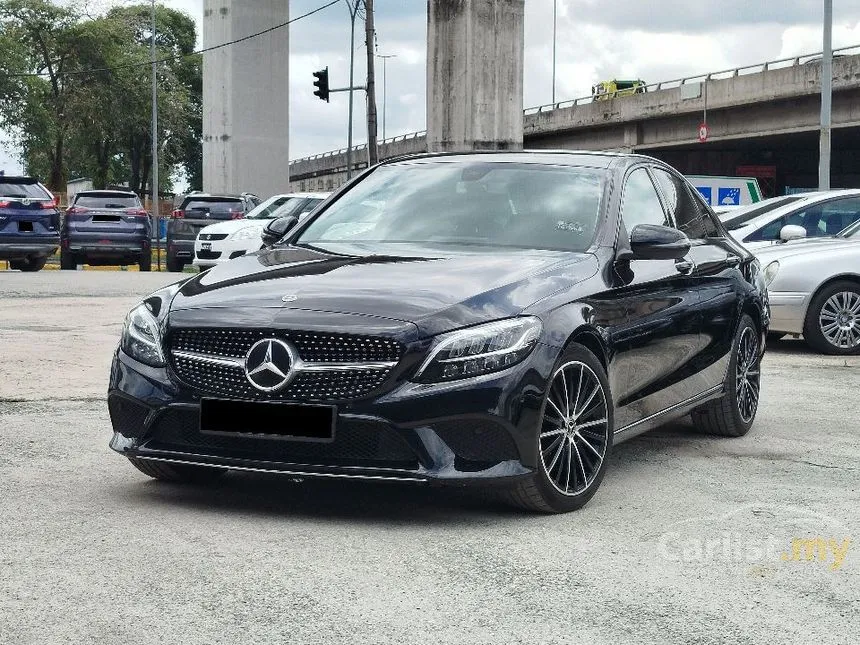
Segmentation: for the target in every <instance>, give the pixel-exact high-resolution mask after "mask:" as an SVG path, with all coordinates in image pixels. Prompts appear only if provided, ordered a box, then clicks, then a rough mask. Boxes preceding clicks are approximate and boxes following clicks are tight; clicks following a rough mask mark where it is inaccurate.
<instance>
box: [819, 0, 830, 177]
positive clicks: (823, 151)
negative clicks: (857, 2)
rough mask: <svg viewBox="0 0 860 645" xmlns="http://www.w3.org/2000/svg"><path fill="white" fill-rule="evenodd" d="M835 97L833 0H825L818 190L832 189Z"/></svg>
mask: <svg viewBox="0 0 860 645" xmlns="http://www.w3.org/2000/svg"><path fill="white" fill-rule="evenodd" d="M832 98H833V0H824V53H823V55H822V58H821V142H820V145H819V154H818V190H830V123H831V106H832Z"/></svg>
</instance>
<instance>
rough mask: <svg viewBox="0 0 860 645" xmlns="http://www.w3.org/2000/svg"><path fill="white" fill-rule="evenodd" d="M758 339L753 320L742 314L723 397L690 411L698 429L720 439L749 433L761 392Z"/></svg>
mask: <svg viewBox="0 0 860 645" xmlns="http://www.w3.org/2000/svg"><path fill="white" fill-rule="evenodd" d="M758 339H759V334H758V331H757V330H756V328H755V325H754V324H753V321H752V318H750V317H749V316H748V315H747V314H744V315H743V316H741V321H740V325H738V330H737V332H736V334H735V342H734V346H733V351H732V357H731V359H730V361H729V371H728V374H727V375H726V383H725V392H724V394H723V396H721V397H720V398H719V399H715V400H713V401H709V402H708V403H706V404H705V405H703V406H702V407H700V408H698V409H696V410H694V411H693V414H692V418H693V423H694V424H695V425H696V427H697V428H699V429H700V430H702V431H704V432H708V433H710V434H716V435H721V436H723V437H742V436H744V435H745V434H746V433H747V432H749V430H750V428H751V427H752V424H753V421H754V420H755V415H756V412H757V411H758V401H759V391H760V389H761V352H760V351H759V340H758Z"/></svg>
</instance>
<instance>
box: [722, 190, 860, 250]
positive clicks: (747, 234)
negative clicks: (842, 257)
mask: <svg viewBox="0 0 860 645" xmlns="http://www.w3.org/2000/svg"><path fill="white" fill-rule="evenodd" d="M719 217H720V221H722V223H723V224H724V225H725V227H726V228H727V229H728V231H729V233H730V234H731V235H732V237H734V238H735V239H736V240H737V241H738V242H740V243H741V244H743V245H744V246H745V247H747V248H748V249H750V250H752V251H753V252H755V251H757V250H759V249H762V248H766V247H769V246H775V245H779V244H782V243H784V242H787V241H790V240H796V239H799V238H813V237H827V236H832V235H836V234H837V233H838V232H839V231H842V230H844V229H845V228H847V227H848V226H850V225H851V224H853V223H854V222H856V221H858V220H860V190H829V191H822V192H814V193H801V194H799V195H785V196H783V197H774V198H772V199H766V200H764V201H761V202H758V203H756V204H752V205H750V206H746V207H743V208H737V209H734V210H732V211H730V212H728V213H722V214H721V215H720V216H719Z"/></svg>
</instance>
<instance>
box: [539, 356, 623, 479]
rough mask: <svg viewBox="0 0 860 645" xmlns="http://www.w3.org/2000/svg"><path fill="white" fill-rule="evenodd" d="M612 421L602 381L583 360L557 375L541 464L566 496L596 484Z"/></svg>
mask: <svg viewBox="0 0 860 645" xmlns="http://www.w3.org/2000/svg"><path fill="white" fill-rule="evenodd" d="M608 430H609V419H608V418H607V416H606V393H605V392H604V390H603V386H602V385H601V383H600V379H598V378H597V375H596V374H595V373H594V372H593V371H592V369H591V368H590V367H589V366H588V365H586V364H585V363H583V362H582V361H570V362H568V363H565V364H564V365H562V366H561V367H559V368H558V369H557V370H556V371H555V375H554V376H553V380H552V385H551V386H550V391H549V395H548V397H547V401H546V410H545V411H544V417H543V427H542V428H541V435H540V456H541V464H542V466H543V468H544V472H545V474H546V476H547V477H548V478H549V481H550V483H551V484H552V485H553V486H554V487H555V489H556V490H557V491H558V492H559V493H561V494H562V495H578V494H580V493H583V492H584V491H585V490H586V489H587V488H588V487H589V486H591V484H593V483H594V480H595V478H596V477H597V473H598V472H599V471H600V467H601V466H602V465H603V460H604V458H605V457H606V447H607V445H608V443H609V441H608V435H607V433H608Z"/></svg>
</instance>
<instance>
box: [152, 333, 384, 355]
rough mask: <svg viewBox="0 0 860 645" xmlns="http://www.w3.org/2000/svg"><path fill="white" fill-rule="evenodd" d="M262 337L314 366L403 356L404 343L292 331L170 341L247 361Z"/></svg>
mask: <svg viewBox="0 0 860 645" xmlns="http://www.w3.org/2000/svg"><path fill="white" fill-rule="evenodd" d="M262 338H282V339H284V340H288V341H290V342H291V343H292V344H293V345H295V347H296V349H297V350H298V351H299V356H301V358H302V360H303V361H307V362H313V363H323V362H331V363H363V362H392V361H395V362H396V361H398V360H400V354H401V347H400V344H399V343H397V341H394V340H390V339H388V338H374V337H371V336H353V335H350V334H327V333H316V332H305V331H292V330H271V331H267V330H245V329H179V330H176V331H174V332H173V334H172V336H171V339H170V341H169V342H170V348H171V350H173V351H186V352H197V353H200V354H210V355H212V356H228V357H232V358H244V357H245V355H246V354H247V353H248V350H249V349H251V345H253V344H254V343H256V342H257V341H258V340H260V339H262Z"/></svg>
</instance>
